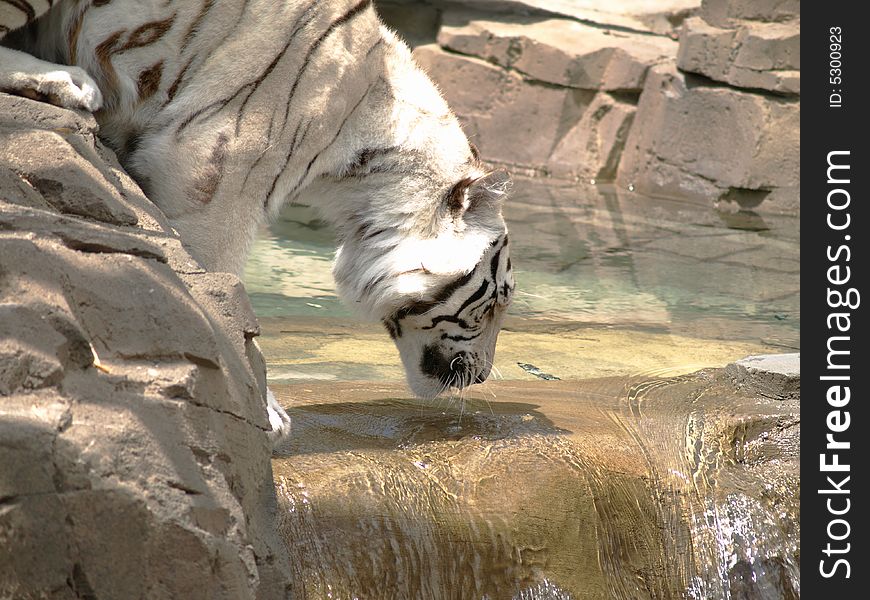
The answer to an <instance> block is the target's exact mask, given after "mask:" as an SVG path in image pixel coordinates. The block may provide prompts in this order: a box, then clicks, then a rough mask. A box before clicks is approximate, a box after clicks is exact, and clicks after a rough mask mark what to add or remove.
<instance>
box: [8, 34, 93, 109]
mask: <svg viewBox="0 0 870 600" xmlns="http://www.w3.org/2000/svg"><path fill="white" fill-rule="evenodd" d="M0 63H2V64H3V66H2V67H0V90H2V91H5V92H10V93H13V94H18V95H19V96H25V97H27V98H31V99H34V100H42V101H45V102H50V103H51V104H54V105H56V106H60V107H62V108H74V109H83V110H87V111H90V112H94V111H96V110H99V109H100V107H102V105H103V95H102V94H101V93H100V88H99V87H98V86H97V84H96V82H95V81H94V80H93V79H92V78H91V76H90V75H88V74H87V73H86V72H85V70H84V69H81V68H79V67H70V66H66V65H57V64H54V63H50V62H46V61H44V60H40V59H38V58H36V57H34V56H31V55H29V54H25V53H23V52H18V51H16V50H11V49H8V48H0Z"/></svg>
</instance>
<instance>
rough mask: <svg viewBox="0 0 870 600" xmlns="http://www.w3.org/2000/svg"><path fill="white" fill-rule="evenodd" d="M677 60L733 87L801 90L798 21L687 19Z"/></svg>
mask: <svg viewBox="0 0 870 600" xmlns="http://www.w3.org/2000/svg"><path fill="white" fill-rule="evenodd" d="M677 66H678V67H679V68H680V69H682V70H683V71H689V72H692V73H700V74H701V75H705V76H707V77H709V78H710V79H713V80H715V81H721V82H724V83H728V84H730V85H733V86H735V87H740V88H755V89H762V90H769V91H773V92H779V93H783V94H800V81H801V80H800V21H799V20H797V21H790V22H788V23H754V22H751V21H744V22H741V23H740V24H739V26H738V27H736V28H735V29H722V28H718V27H714V26H712V25H710V24H708V23H707V22H705V21H704V20H703V19H701V18H692V19H688V20H687V21H686V22H685V23H683V27H682V30H681V33H680V51H679V55H678V57H677Z"/></svg>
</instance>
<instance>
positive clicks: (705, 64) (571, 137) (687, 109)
mask: <svg viewBox="0 0 870 600" xmlns="http://www.w3.org/2000/svg"><path fill="white" fill-rule="evenodd" d="M699 4H700V5H699ZM378 5H379V7H381V6H382V7H383V8H382V12H383V13H384V14H385V15H387V17H388V20H389V21H390V23H391V24H392V25H394V26H396V27H397V28H398V30H399V32H400V33H403V34H405V35H406V37H408V38H409V39H410V40H411V42H412V44H413V45H414V46H417V48H416V50H415V56H416V57H417V59H418V61H419V62H420V63H422V64H423V66H424V67H425V68H426V69H427V70H428V72H429V74H430V75H431V76H432V77H433V79H435V80H436V82H437V83H438V84H439V85H440V87H441V89H442V91H443V92H444V95H445V97H446V99H447V101H448V102H449V103H450V105H451V107H452V108H453V110H454V112H456V113H457V115H458V116H459V117H460V119H461V121H462V123H463V125H464V126H465V128H466V132H467V133H468V135H469V136H470V137H471V138H472V140H473V141H474V142H475V144H476V145H477V147H478V149H479V150H480V152H481V156H482V158H483V159H484V160H485V161H487V162H490V163H495V164H500V165H504V166H507V167H509V168H512V169H513V170H514V171H515V172H518V173H524V174H535V175H540V174H545V175H550V176H555V177H564V178H581V179H590V180H591V179H594V180H596V181H612V180H614V179H615V180H616V181H617V182H618V183H619V184H620V185H624V186H629V185H633V186H634V187H633V189H636V190H637V191H640V192H643V193H646V194H661V195H672V196H678V197H683V196H687V195H688V196H690V197H699V198H703V199H707V200H711V199H712V200H714V201H716V202H717V203H718V204H717V206H718V208H720V209H722V210H724V211H725V212H735V213H741V214H742V213H744V212H745V211H747V210H751V211H753V214H758V213H780V214H797V213H798V212H799V210H800V202H799V193H798V189H799V187H798V186H799V181H800V177H799V174H800V173H799V169H798V162H799V156H800V151H799V148H800V131H799V118H800V101H799V98H800V3H799V2H798V1H797V0H759V1H756V0H703V2H702V3H699V2H691V1H689V0H686V1H685V2H683V1H682V0H680V1H675V2H666V3H650V2H644V1H641V0H638V1H634V0H628V1H621V2H616V3H605V4H601V3H596V2H592V1H591V0H590V1H586V0H582V1H580V2H576V1H570V2H569V1H567V0H566V1H560V0H541V1H540V2H536V1H511V0H489V1H488V0H471V1H469V2H462V3H458V2H449V1H447V0H382V1H381V2H379V3H378ZM415 11H418V12H419V15H420V16H419V17H417V16H415ZM677 39H678V41H675V40H677ZM435 44H437V45H435ZM651 79H653V81H651ZM469 82H473V85H470V84H469ZM571 90H577V91H579V92H580V93H572V91H571ZM590 92H595V93H594V94H592V93H590ZM732 138H733V139H732Z"/></svg>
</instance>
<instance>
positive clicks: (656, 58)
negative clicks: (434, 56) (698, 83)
mask: <svg viewBox="0 0 870 600" xmlns="http://www.w3.org/2000/svg"><path fill="white" fill-rule="evenodd" d="M438 43H439V44H441V46H442V47H444V48H447V49H449V50H452V51H454V52H459V53H462V54H469V55H472V56H476V57H479V58H483V59H484V60H487V61H489V62H492V63H495V64H497V65H500V66H502V67H507V68H510V69H516V70H517V71H519V72H520V73H522V74H524V75H526V76H527V77H529V78H531V79H534V80H538V81H543V82H546V83H551V84H555V85H560V86H566V87H574V88H581V89H600V90H610V91H634V92H640V90H641V89H642V88H643V82H644V78H645V77H646V73H647V71H648V70H649V68H650V67H651V66H653V65H656V64H659V63H663V62H672V61H673V60H674V57H675V56H676V52H677V44H676V42H674V41H673V40H671V39H669V38H665V37H658V36H650V35H638V34H634V33H625V32H619V31H612V30H607V29H601V28H596V27H591V26H588V25H584V24H582V23H579V22H576V21H569V20H565V19H545V20H540V19H532V18H529V17H525V18H523V17H510V16H509V17H503V18H502V19H501V20H498V21H496V20H491V19H474V18H472V17H471V16H470V15H469V14H468V13H462V12H458V11H448V12H447V13H446V14H445V15H444V21H443V24H442V27H441V30H440V32H439V34H438Z"/></svg>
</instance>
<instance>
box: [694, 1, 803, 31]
mask: <svg viewBox="0 0 870 600" xmlns="http://www.w3.org/2000/svg"><path fill="white" fill-rule="evenodd" d="M699 16H701V17H702V18H703V19H704V20H705V21H707V23H710V24H711V25H714V26H716V27H731V26H732V24H733V20H734V19H738V20H743V19H746V20H750V21H761V22H765V23H781V22H783V21H790V20H792V19H798V18H800V16H801V3H800V0H702V2H701V10H700V11H699Z"/></svg>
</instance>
